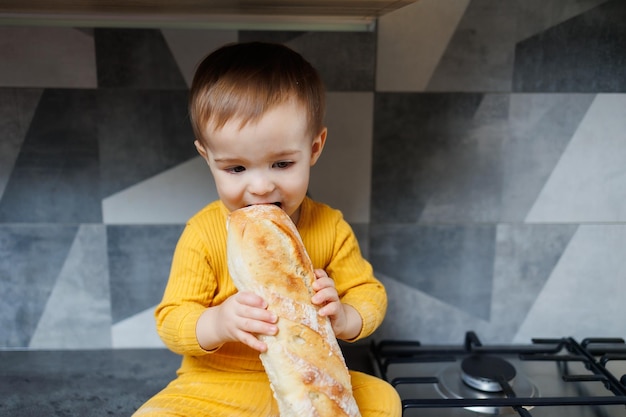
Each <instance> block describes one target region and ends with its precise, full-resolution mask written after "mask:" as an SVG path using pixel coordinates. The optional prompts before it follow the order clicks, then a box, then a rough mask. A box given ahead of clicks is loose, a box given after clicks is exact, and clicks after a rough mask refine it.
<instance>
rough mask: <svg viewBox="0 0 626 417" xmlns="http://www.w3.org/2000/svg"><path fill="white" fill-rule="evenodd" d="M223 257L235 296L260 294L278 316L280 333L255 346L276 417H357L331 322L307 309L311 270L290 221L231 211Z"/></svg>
mask: <svg viewBox="0 0 626 417" xmlns="http://www.w3.org/2000/svg"><path fill="white" fill-rule="evenodd" d="M227 252H228V253H227V258H228V268H229V272H230V275H231V277H232V279H233V282H234V283H235V286H236V287H237V289H238V290H239V291H251V292H253V293H255V294H258V295H259V296H261V297H262V298H264V299H265V300H266V302H267V303H268V310H271V311H273V312H274V313H276V315H277V316H278V322H277V326H278V333H277V334H276V335H275V336H267V335H260V336H258V338H259V339H260V340H262V341H263V342H265V343H266V344H267V351H266V352H264V353H261V354H260V358H261V361H262V363H263V366H264V368H265V371H266V372H267V375H268V377H269V380H270V384H271V387H272V390H273V392H274V397H275V398H276V401H277V402H278V408H279V410H280V415H281V417H307V416H310V417H343V416H349V417H360V413H359V410H358V407H357V405H356V401H355V400H354V397H353V395H352V386H351V382H350V374H349V373H348V368H347V366H346V363H345V360H344V357H343V355H342V353H341V349H340V347H339V344H338V343H337V339H336V337H335V334H334V332H333V329H332V326H331V324H330V320H329V319H328V317H322V316H320V315H319V314H318V309H319V307H317V306H315V305H314V304H313V303H312V302H311V297H312V296H313V295H314V293H315V291H314V290H313V288H312V284H313V282H314V281H315V279H316V278H315V273H314V269H313V264H312V263H311V260H310V258H309V256H308V254H307V252H306V249H305V248H304V244H303V243H302V240H301V238H300V234H299V233H298V230H297V229H296V226H295V225H294V224H293V222H292V221H291V219H290V218H289V216H288V215H287V214H286V213H285V212H284V211H283V210H282V209H280V208H279V207H277V206H274V205H271V204H264V205H254V206H249V207H245V208H242V209H239V210H235V211H233V212H232V213H231V214H230V216H229V219H228V241H227Z"/></svg>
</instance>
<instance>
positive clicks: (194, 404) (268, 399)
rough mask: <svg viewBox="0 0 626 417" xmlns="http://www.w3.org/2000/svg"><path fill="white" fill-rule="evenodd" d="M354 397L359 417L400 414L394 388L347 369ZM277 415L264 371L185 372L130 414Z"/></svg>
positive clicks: (396, 416) (188, 416)
mask: <svg viewBox="0 0 626 417" xmlns="http://www.w3.org/2000/svg"><path fill="white" fill-rule="evenodd" d="M350 375H351V377H352V390H353V392H354V398H355V399H356V402H357V404H358V406H359V410H360V411H361V415H362V416H363V417H400V416H401V415H402V407H401V403H400V397H399V396H398V393H397V392H396V390H395V389H394V388H393V387H392V386H391V385H389V384H388V383H387V382H385V381H383V380H381V379H379V378H376V377H373V376H371V375H367V374H364V373H361V372H356V371H350ZM151 416H160V417H166V416H167V417H173V416H176V417H233V416H250V417H278V416H279V414H278V406H277V404H276V401H275V400H274V398H273V396H272V391H271V389H270V386H269V380H268V379H267V375H266V374H265V372H246V373H220V375H219V377H218V378H216V375H215V374H213V373H200V372H193V373H191V372H190V373H185V374H182V375H180V376H179V377H178V378H176V379H175V380H174V381H172V382H171V383H170V384H169V385H168V386H167V387H165V388H164V389H163V390H162V391H161V392H159V393H158V394H156V395H155V396H154V397H152V398H151V399H150V400H148V401H147V402H146V403H145V404H144V405H142V406H141V408H139V410H137V412H135V414H133V417H151Z"/></svg>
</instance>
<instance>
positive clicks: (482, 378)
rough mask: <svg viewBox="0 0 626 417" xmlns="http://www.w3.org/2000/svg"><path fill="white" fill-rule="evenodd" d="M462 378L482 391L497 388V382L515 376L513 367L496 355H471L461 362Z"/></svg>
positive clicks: (507, 380) (511, 378)
mask: <svg viewBox="0 0 626 417" xmlns="http://www.w3.org/2000/svg"><path fill="white" fill-rule="evenodd" d="M461 370H462V371H463V375H462V379H463V381H465V382H466V383H467V384H468V385H470V386H472V387H474V388H477V389H481V390H484V391H497V390H499V389H500V388H499V382H500V381H502V380H504V381H506V382H510V381H512V380H513V378H515V374H516V372H515V367H514V366H513V365H511V364H510V363H509V362H507V361H506V360H504V359H502V358H499V357H497V356H489V355H472V356H469V357H467V358H465V359H463V361H462V362H461Z"/></svg>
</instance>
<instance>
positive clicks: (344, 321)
mask: <svg viewBox="0 0 626 417" xmlns="http://www.w3.org/2000/svg"><path fill="white" fill-rule="evenodd" d="M315 276H316V277H317V280H316V281H315V282H314V283H313V289H314V290H315V291H316V293H315V295H314V296H313V298H312V302H313V304H316V305H319V306H322V308H320V310H319V314H320V315H322V316H328V317H329V318H330V324H331V325H332V327H333V331H334V332H335V336H336V337H337V338H338V339H343V340H351V339H354V338H355V337H357V336H358V335H359V334H360V333H361V328H362V327H363V320H362V319H361V315H360V314H359V312H358V311H356V309H355V308H354V307H352V306H351V305H349V304H343V303H342V302H341V300H339V294H338V293H337V288H335V281H334V280H333V279H332V278H330V277H329V276H328V274H327V273H326V271H324V270H323V269H317V270H315Z"/></svg>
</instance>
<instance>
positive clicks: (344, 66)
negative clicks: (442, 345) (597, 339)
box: [0, 0, 626, 349]
mask: <svg viewBox="0 0 626 417" xmlns="http://www.w3.org/2000/svg"><path fill="white" fill-rule="evenodd" d="M624 21H626V3H624V2H623V1H620V0H609V1H602V0H587V1H584V2H575V3H574V2H571V1H568V0H552V1H548V2H546V1H545V0H543V1H541V2H539V1H535V0H533V1H525V0H515V1H510V2H506V4H504V3H502V2H493V1H486V0H472V1H470V0H461V1H459V0H443V1H442V0H421V1H419V2H416V3H414V4H412V5H410V6H407V7H404V8H402V9H401V10H398V11H396V12H393V13H391V14H389V15H386V16H384V17H383V18H381V19H380V20H379V22H378V25H377V30H376V31H375V32H358V33H350V32H278V31H264V32H251V31H234V30H233V31H227V30H223V31H210V30H183V29H178V30H175V29H161V30H159V29H119V28H118V29H106V28H96V29H73V28H45V27H28V28H22V27H4V28H0V39H1V41H0V60H1V61H2V65H1V66H0V132H1V133H0V135H1V137H0V293H1V294H2V299H3V303H2V304H0V347H5V348H31V349H43V348H53V349H54V348H59V349H75V348H109V347H113V348H121V347H144V346H153V347H159V346H162V344H161V342H160V341H159V340H158V337H157V336H156V333H155V331H154V321H153V317H152V312H153V308H154V306H155V305H156V304H157V303H158V301H159V300H160V297H161V294H162V291H163V288H164V286H165V282H166V280H167V275H168V271H169V263H170V261H171V255H172V251H173V248H174V245H175V244H176V241H177V239H178V236H179V234H180V232H181V230H182V228H183V225H184V222H185V220H186V219H187V218H189V217H190V216H191V215H192V214H193V213H194V212H195V211H197V210H198V209H200V208H201V207H202V206H203V205H205V204H207V203H208V202H210V201H212V200H213V199H214V198H216V195H217V194H216V191H215V189H214V187H213V184H212V180H211V177H210V173H209V171H208V168H207V167H206V164H205V163H204V162H203V161H202V159H201V158H199V157H198V156H197V155H196V154H195V148H194V146H193V138H192V132H191V129H190V126H189V123H188V120H187V115H186V100H187V90H188V86H189V83H190V80H191V76H192V74H193V69H194V65H195V64H196V63H197V62H198V61H199V60H200V59H201V58H202V57H203V56H204V55H205V54H206V53H208V52H209V51H211V50H212V49H214V48H216V47H218V46H220V45H222V44H224V43H227V42H232V41H237V40H241V41H247V40H268V41H276V42H283V43H285V44H287V45H289V46H290V47H292V48H294V49H296V50H298V51H299V52H301V53H302V54H303V55H304V56H305V57H306V58H307V59H309V60H310V61H311V62H312V63H313V64H314V65H315V66H316V67H317V68H318V69H319V70H320V72H321V74H322V78H323V79H324V82H325V83H326V86H327V89H328V114H327V120H326V121H327V124H328V127H329V139H328V143H327V147H326V149H325V152H324V155H323V156H322V158H321V160H320V162H319V163H318V165H317V166H316V167H315V168H314V172H313V178H312V183H311V190H310V191H311V194H312V195H313V196H314V197H315V198H317V199H320V200H323V201H325V202H328V203H330V204H331V205H334V206H336V207H338V208H340V209H341V210H342V211H343V212H344V215H345V217H346V218H347V219H348V221H349V222H350V223H351V224H352V225H353V226H354V228H355V231H356V232H357V236H358V237H359V239H360V241H361V244H362V249H363V251H364V253H365V254H366V255H367V256H368V258H369V259H370V261H371V262H372V264H373V265H374V269H375V271H376V274H377V276H378V277H379V278H380V279H381V280H382V281H383V282H384V283H385V285H386V287H387V291H388V293H389V298H390V307H389V310H388V314H387V318H386V320H385V322H384V323H383V325H382V326H381V328H380V329H379V330H378V331H377V333H376V334H375V337H377V338H382V337H398V338H403V339H407V338H417V339H421V340H426V341H432V342H450V341H455V342H458V341H460V340H462V336H463V332H465V331H466V330H476V331H477V332H478V333H479V335H480V336H481V338H482V339H485V340H493V341H501V342H511V341H527V340H528V339H529V338H531V337H541V336H555V337H556V336H566V335H567V336H569V335H573V336H580V337H584V336H595V335H608V336H621V337H626V324H625V323H624V320H623V319H622V317H625V316H626V304H624V302H623V297H622V296H621V294H623V293H626V264H625V263H624V262H623V248H624V247H626V71H624V62H626V48H624V45H626V26H624V25H623V22H624Z"/></svg>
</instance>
